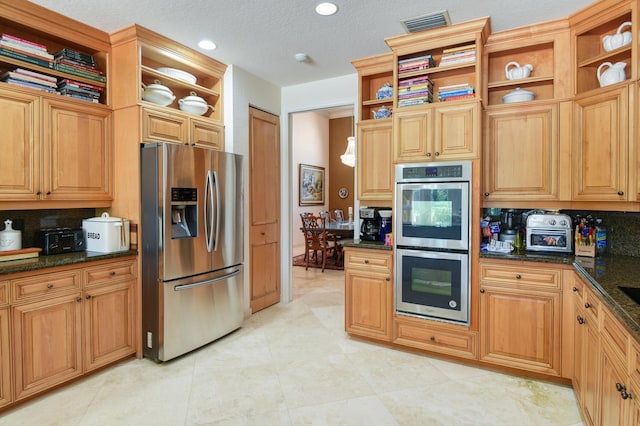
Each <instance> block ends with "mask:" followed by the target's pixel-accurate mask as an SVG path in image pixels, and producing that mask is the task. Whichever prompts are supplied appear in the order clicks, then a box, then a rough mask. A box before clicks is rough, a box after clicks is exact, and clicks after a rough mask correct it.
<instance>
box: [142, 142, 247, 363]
mask: <svg viewBox="0 0 640 426" xmlns="http://www.w3.org/2000/svg"><path fill="white" fill-rule="evenodd" d="M140 159H141V160H140V161H141V207H142V216H141V241H142V248H141V254H142V328H143V329H142V338H143V348H144V350H143V353H144V356H145V357H148V358H152V359H154V360H156V361H167V360H169V359H172V358H175V357H177V356H180V355H182V354H184V353H187V352H189V351H191V350H193V349H196V348H198V347H201V346H203V345H205V344H207V343H209V342H212V341H214V340H216V339H218V338H220V337H222V336H224V335H226V334H228V333H230V332H232V331H233V330H236V329H237V328H239V327H240V326H241V324H242V321H243V318H244V314H243V281H244V280H243V226H242V224H243V215H242V165H243V162H242V157H241V156H239V155H236V154H230V153H224V152H217V151H213V150H210V149H205V148H199V147H194V146H188V145H176V144H169V143H157V144H144V145H142V148H141V156H140Z"/></svg>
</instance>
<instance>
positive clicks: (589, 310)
mask: <svg viewBox="0 0 640 426" xmlns="http://www.w3.org/2000/svg"><path fill="white" fill-rule="evenodd" d="M583 300H584V303H583V305H582V306H584V313H585V315H587V316H589V317H591V320H592V321H593V323H594V324H598V318H599V317H600V298H599V297H597V296H596V295H595V294H594V293H593V292H592V291H591V290H589V289H585V290H584V299H583Z"/></svg>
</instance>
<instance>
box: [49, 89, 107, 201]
mask: <svg viewBox="0 0 640 426" xmlns="http://www.w3.org/2000/svg"><path fill="white" fill-rule="evenodd" d="M44 108H45V112H44V114H45V119H44V123H45V126H44V136H43V137H44V161H43V165H44V167H43V173H44V176H43V184H44V194H43V197H44V198H45V199H48V200H111V199H112V183H111V179H112V176H111V174H112V161H111V156H112V149H113V148H112V145H113V142H112V140H111V135H112V131H111V111H110V110H108V109H106V108H104V107H98V106H95V107H94V106H92V105H90V104H88V105H76V104H75V103H70V102H66V103H65V102H62V101H57V100H47V99H45V100H44Z"/></svg>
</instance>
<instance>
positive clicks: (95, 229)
mask: <svg viewBox="0 0 640 426" xmlns="http://www.w3.org/2000/svg"><path fill="white" fill-rule="evenodd" d="M82 229H84V231H85V235H86V237H87V251H97V252H99V253H115V252H119V251H127V250H129V219H121V218H118V217H110V216H109V213H106V212H105V213H102V216H100V217H92V218H90V219H83V220H82Z"/></svg>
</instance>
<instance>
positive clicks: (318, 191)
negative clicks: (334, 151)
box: [299, 164, 324, 206]
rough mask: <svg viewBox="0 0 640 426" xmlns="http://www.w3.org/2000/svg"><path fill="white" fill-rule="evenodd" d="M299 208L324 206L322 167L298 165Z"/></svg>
mask: <svg viewBox="0 0 640 426" xmlns="http://www.w3.org/2000/svg"><path fill="white" fill-rule="evenodd" d="M299 175H300V177H299V182H300V194H299V200H300V205H301V206H312V205H317V204H324V167H317V166H310V165H308V164H300V173H299Z"/></svg>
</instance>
